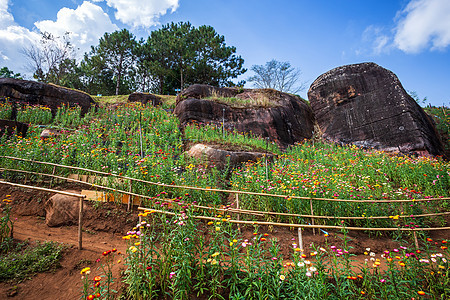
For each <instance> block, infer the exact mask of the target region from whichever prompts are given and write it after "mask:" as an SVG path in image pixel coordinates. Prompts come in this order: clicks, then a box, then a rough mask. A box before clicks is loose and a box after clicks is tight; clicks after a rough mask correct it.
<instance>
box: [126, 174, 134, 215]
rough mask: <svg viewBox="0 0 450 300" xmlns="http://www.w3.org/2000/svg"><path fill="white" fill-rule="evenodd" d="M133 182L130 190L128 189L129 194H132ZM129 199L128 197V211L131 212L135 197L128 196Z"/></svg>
mask: <svg viewBox="0 0 450 300" xmlns="http://www.w3.org/2000/svg"><path fill="white" fill-rule="evenodd" d="M132 183H133V182H132V181H131V180H130V187H129V189H128V192H130V193H131V189H132V186H131V184H132ZM128 196H129V197H128V207H127V211H130V209H131V208H132V205H133V196H131V195H128Z"/></svg>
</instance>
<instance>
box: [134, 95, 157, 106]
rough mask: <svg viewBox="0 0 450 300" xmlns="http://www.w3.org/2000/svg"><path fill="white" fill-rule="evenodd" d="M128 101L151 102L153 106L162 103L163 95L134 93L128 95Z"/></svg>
mask: <svg viewBox="0 0 450 300" xmlns="http://www.w3.org/2000/svg"><path fill="white" fill-rule="evenodd" d="M128 102H141V103H142V104H151V105H152V106H159V105H161V104H162V101H161V97H158V96H156V95H153V94H147V93H133V94H131V95H129V96H128Z"/></svg>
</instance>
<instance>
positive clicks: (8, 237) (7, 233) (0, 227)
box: [0, 195, 14, 252]
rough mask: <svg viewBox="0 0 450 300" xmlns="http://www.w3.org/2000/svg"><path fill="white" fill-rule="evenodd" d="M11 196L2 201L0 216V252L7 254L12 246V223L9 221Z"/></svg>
mask: <svg viewBox="0 0 450 300" xmlns="http://www.w3.org/2000/svg"><path fill="white" fill-rule="evenodd" d="M11 202H12V200H11V195H6V197H5V199H3V203H4V205H3V208H2V212H1V214H0V216H1V218H0V251H5V252H7V251H8V250H9V248H10V245H11V244H12V234H13V226H14V224H13V221H12V219H11Z"/></svg>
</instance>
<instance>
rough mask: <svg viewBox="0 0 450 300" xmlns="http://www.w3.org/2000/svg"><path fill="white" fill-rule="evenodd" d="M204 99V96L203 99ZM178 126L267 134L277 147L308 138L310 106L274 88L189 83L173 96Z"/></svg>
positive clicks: (310, 129) (311, 128) (311, 125)
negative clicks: (226, 86)
mask: <svg viewBox="0 0 450 300" xmlns="http://www.w3.org/2000/svg"><path fill="white" fill-rule="evenodd" d="M205 98H206V99H205ZM174 113H175V115H177V117H178V118H179V119H180V123H181V126H182V127H183V126H185V125H186V124H189V123H190V122H196V123H207V124H213V125H217V126H222V121H223V120H224V121H225V122H224V127H225V129H226V130H230V131H233V130H236V131H238V132H246V133H252V134H254V135H257V136H261V137H264V138H266V137H268V138H269V139H270V140H272V141H275V142H277V143H278V145H280V146H281V147H286V146H288V145H292V144H294V143H296V142H301V141H303V140H304V139H309V138H311V137H312V132H313V129H314V121H313V120H314V118H313V114H312V111H311V108H310V107H309V106H308V104H307V103H305V102H304V100H302V99H301V98H300V97H298V96H294V95H290V94H286V93H282V92H278V91H275V90H270V89H265V90H248V89H246V90H243V89H237V88H215V87H212V86H208V85H193V86H191V87H189V88H188V89H186V90H184V91H183V93H182V94H181V95H179V97H178V98H177V105H176V107H175V111H174Z"/></svg>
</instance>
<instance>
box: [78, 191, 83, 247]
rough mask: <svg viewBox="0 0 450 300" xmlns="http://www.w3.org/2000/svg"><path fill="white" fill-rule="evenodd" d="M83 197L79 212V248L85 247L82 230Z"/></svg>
mask: <svg viewBox="0 0 450 300" xmlns="http://www.w3.org/2000/svg"><path fill="white" fill-rule="evenodd" d="M83 203H84V201H83V198H82V197H80V205H79V206H80V211H79V214H78V249H80V250H81V249H83V231H82V229H81V228H82V226H83Z"/></svg>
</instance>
